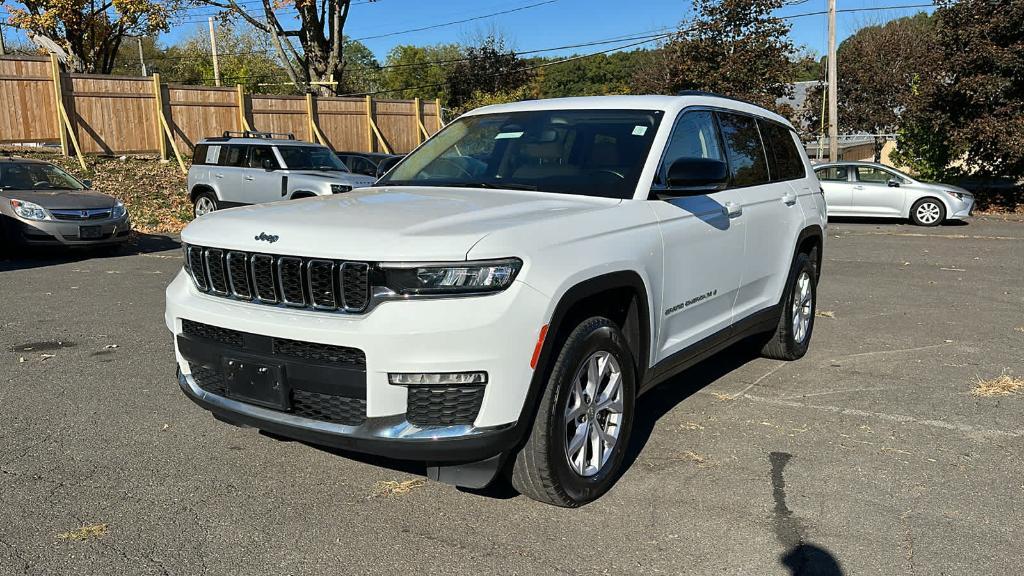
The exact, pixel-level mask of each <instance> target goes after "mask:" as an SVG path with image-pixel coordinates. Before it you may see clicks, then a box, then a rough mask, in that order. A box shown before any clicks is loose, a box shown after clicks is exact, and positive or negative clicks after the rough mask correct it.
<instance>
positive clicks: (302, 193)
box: [288, 190, 317, 200]
mask: <svg viewBox="0 0 1024 576" xmlns="http://www.w3.org/2000/svg"><path fill="white" fill-rule="evenodd" d="M314 196H317V194H316V193H315V192H311V191H309V190H296V191H295V192H292V195H291V196H289V197H288V199H289V200H298V199H300V198H312V197H314Z"/></svg>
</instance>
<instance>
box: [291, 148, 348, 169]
mask: <svg viewBox="0 0 1024 576" xmlns="http://www.w3.org/2000/svg"><path fill="white" fill-rule="evenodd" d="M277 151H278V152H280V153H281V158H282V159H284V164H285V167H286V168H288V169H289V170H328V171H333V172H348V168H346V167H345V163H344V162H342V161H341V160H340V159H339V158H338V157H337V156H336V155H335V154H334V152H331V150H330V149H328V148H325V147H323V146H280V147H278V149H277Z"/></svg>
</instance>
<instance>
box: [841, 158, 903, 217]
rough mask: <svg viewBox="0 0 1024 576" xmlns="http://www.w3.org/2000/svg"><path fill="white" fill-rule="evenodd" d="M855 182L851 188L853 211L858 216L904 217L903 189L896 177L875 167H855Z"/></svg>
mask: <svg viewBox="0 0 1024 576" xmlns="http://www.w3.org/2000/svg"><path fill="white" fill-rule="evenodd" d="M855 174H856V178H857V181H856V183H855V184H854V186H853V210H854V211H855V212H857V213H859V214H864V215H874V214H877V215H879V216H905V214H903V200H904V193H903V189H902V188H900V187H899V186H893V185H890V181H892V183H893V184H899V183H900V181H899V179H897V178H898V177H897V176H896V175H895V174H893V173H891V172H889V171H888V170H883V169H882V168H878V167H875V166H857V169H856V170H855Z"/></svg>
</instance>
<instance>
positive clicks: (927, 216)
mask: <svg viewBox="0 0 1024 576" xmlns="http://www.w3.org/2000/svg"><path fill="white" fill-rule="evenodd" d="M922 207H923V208H922ZM936 213H937V214H938V217H937V218H936V217H935V214H936ZM945 220H946V205H945V204H943V203H942V201H941V200H939V199H937V198H921V199H920V200H918V201H917V202H914V205H913V206H911V207H910V221H911V222H913V223H914V224H916V225H918V226H938V225H939V224H942V223H943V222H944V221H945Z"/></svg>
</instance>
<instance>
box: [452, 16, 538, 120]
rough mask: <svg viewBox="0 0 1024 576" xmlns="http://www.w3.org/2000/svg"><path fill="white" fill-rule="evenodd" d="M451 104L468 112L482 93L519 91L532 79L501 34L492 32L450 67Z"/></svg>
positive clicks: (460, 110)
mask: <svg viewBox="0 0 1024 576" xmlns="http://www.w3.org/2000/svg"><path fill="white" fill-rule="evenodd" d="M447 76H448V78H447V84H448V90H449V93H448V99H447V104H448V106H449V107H451V108H454V109H455V110H456V111H458V112H465V111H466V110H470V109H471V108H470V107H469V106H468V105H469V104H470V103H471V102H472V101H473V100H479V99H480V96H481V95H486V94H499V93H515V92H516V91H517V90H519V89H520V88H522V87H524V86H525V85H526V84H527V83H528V82H529V81H530V73H529V72H528V71H527V70H526V64H525V62H523V61H522V60H521V59H520V58H519V56H517V55H516V53H515V52H514V51H513V50H511V49H510V48H508V47H507V46H506V44H505V41H504V40H503V39H502V38H501V37H500V36H494V35H489V36H487V37H486V38H485V39H483V41H482V42H481V43H480V44H479V45H478V46H470V47H468V48H466V49H465V56H464V59H463V60H460V61H458V62H454V63H452V64H451V66H450V67H449V68H448V71H447Z"/></svg>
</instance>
